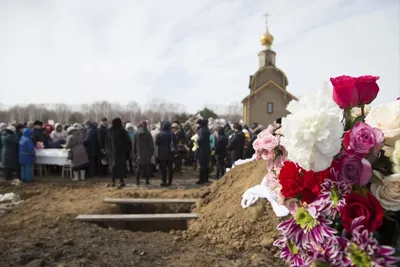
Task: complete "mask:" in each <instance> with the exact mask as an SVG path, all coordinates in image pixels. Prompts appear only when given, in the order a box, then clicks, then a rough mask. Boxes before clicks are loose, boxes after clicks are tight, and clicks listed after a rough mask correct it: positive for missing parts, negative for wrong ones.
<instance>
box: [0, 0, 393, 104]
mask: <svg viewBox="0 0 400 267" xmlns="http://www.w3.org/2000/svg"><path fill="white" fill-rule="evenodd" d="M399 3H400V1H399V0H341V1H340V0H218V1H217V0H190V1H189V0H168V1H164V0H126V1H125V0H114V1H112V0H0V102H2V103H4V104H6V105H14V104H17V103H18V104H27V103H54V102H64V103H67V104H80V103H84V102H93V101H96V100H109V101H118V102H120V103H121V104H124V103H126V102H128V101H129V100H135V101H137V102H139V103H146V102H147V101H148V100H149V99H151V98H153V97H158V98H163V99H166V100H168V101H174V102H180V103H183V104H185V105H186V106H187V109H188V111H194V110H196V109H198V108H201V107H203V106H204V105H205V104H213V105H218V104H229V103H230V102H234V101H237V102H239V101H241V99H242V98H244V97H245V96H246V95H247V94H248V92H249V89H248V88H247V87H248V82H249V75H251V74H253V73H254V72H255V71H256V70H257V68H258V60H257V53H258V52H259V51H261V50H262V47H261V45H260V43H259V38H260V35H261V34H262V33H263V31H264V18H263V14H264V13H265V12H268V13H269V14H271V16H270V17H269V29H270V32H271V33H272V34H273V35H274V37H275V44H274V46H273V50H274V51H275V52H276V53H277V60H276V63H277V66H278V67H279V68H280V69H282V70H283V71H284V72H286V74H287V76H288V79H289V86H288V88H287V89H288V90H289V91H290V92H291V93H292V94H294V95H297V96H300V95H302V94H303V93H304V92H306V91H308V90H315V89H316V88H318V87H320V86H321V85H322V84H323V82H324V81H327V80H328V79H329V77H331V76H338V75H342V74H349V75H363V74H373V75H379V76H380V77H381V79H380V80H379V84H380V87H381V92H380V95H379V96H378V99H377V101H376V103H384V102H387V101H390V100H392V99H395V98H397V97H398V96H399V95H400V93H399V91H400V78H399V73H400V53H399V49H400V48H399V47H400V40H399V38H400V34H399V32H400V21H399V17H400V7H399V5H400V4H399Z"/></svg>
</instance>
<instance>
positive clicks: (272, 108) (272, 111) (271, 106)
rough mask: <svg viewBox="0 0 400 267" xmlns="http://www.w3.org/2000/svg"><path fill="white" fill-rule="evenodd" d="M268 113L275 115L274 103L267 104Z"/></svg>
mask: <svg viewBox="0 0 400 267" xmlns="http://www.w3.org/2000/svg"><path fill="white" fill-rule="evenodd" d="M267 113H268V114H270V113H274V103H272V102H268V103H267Z"/></svg>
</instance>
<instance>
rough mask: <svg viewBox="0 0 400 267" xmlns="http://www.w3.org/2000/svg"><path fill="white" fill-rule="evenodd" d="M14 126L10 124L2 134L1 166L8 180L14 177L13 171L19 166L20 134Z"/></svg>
mask: <svg viewBox="0 0 400 267" xmlns="http://www.w3.org/2000/svg"><path fill="white" fill-rule="evenodd" d="M15 132H16V130H15V127H14V126H8V127H7V128H6V129H4V130H3V131H2V134H1V143H2V151H1V166H2V168H3V169H4V174H5V177H6V180H11V179H12V178H13V172H14V171H15V172H17V171H18V170H17V168H18V136H17V135H16V134H15Z"/></svg>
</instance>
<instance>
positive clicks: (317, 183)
mask: <svg viewBox="0 0 400 267" xmlns="http://www.w3.org/2000/svg"><path fill="white" fill-rule="evenodd" d="M378 79H379V77H375V76H369V75H368V76H361V77H357V78H354V77H350V76H340V77H336V78H331V83H332V85H333V92H332V89H331V88H330V87H329V86H328V85H325V87H324V88H322V89H321V90H319V91H318V92H317V93H316V94H315V93H312V94H309V95H305V96H304V97H302V98H301V99H300V100H299V101H291V102H290V103H289V105H288V106H287V110H288V111H289V112H290V113H291V114H290V115H288V116H287V117H286V118H283V120H282V128H281V129H280V132H281V134H282V136H279V135H274V129H273V128H269V129H267V130H265V131H263V132H262V133H260V134H259V136H258V138H257V140H256V141H255V142H254V144H253V145H254V149H255V151H256V157H257V158H258V159H261V158H262V159H264V160H266V161H267V168H268V174H267V176H266V178H264V180H266V181H265V183H264V184H265V186H267V187H268V188H269V189H270V190H271V191H272V190H273V191H275V192H277V193H278V194H280V196H281V203H282V204H284V205H285V206H286V207H287V208H288V210H289V212H290V215H289V216H290V218H288V219H287V220H285V221H283V222H282V223H281V224H280V225H279V226H278V230H279V231H281V234H282V235H281V237H280V238H279V239H278V240H276V241H275V242H274V245H275V246H277V247H278V248H279V249H280V253H279V255H280V257H281V258H282V259H283V260H285V261H286V262H287V263H288V264H290V266H360V267H364V266H365V267H367V266H382V267H383V266H396V264H397V262H398V260H399V258H397V257H395V252H396V251H395V249H394V248H393V246H395V245H396V240H397V237H398V236H397V233H399V227H398V225H399V218H400V216H399V212H398V211H399V210H400V140H399V138H400V116H399V114H400V101H399V100H395V101H393V102H390V103H388V104H386V105H380V106H376V107H372V108H371V109H370V111H369V113H368V115H367V114H366V112H365V106H366V105H368V104H370V103H371V102H372V101H373V100H374V99H375V98H376V96H377V94H378V92H379V86H378V84H377V83H376V82H377V80H378ZM354 109H359V110H360V112H359V114H358V115H357V116H356V117H355V116H354V114H355V112H354ZM356 114H357V113H356ZM387 222H389V224H387ZM390 224H391V226H388V225H390ZM385 235H386V239H385ZM388 236H389V237H390V238H387V237H388ZM397 242H398V241H397Z"/></svg>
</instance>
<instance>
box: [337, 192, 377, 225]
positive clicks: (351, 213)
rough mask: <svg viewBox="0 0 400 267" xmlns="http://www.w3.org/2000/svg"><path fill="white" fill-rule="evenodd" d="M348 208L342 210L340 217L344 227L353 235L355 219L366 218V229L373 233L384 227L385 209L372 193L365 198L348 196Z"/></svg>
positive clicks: (364, 221) (355, 195) (353, 195)
mask: <svg viewBox="0 0 400 267" xmlns="http://www.w3.org/2000/svg"><path fill="white" fill-rule="evenodd" d="M345 200H346V206H344V207H342V208H340V217H341V219H342V223H343V227H344V228H345V229H346V230H347V231H348V232H349V233H351V223H352V222H353V220H354V219H356V218H358V217H361V216H364V217H365V219H364V220H363V224H364V226H365V229H368V231H369V232H373V231H375V230H376V229H378V228H379V227H381V225H382V221H383V208H382V206H381V204H380V203H379V201H378V200H377V199H376V198H375V197H374V196H373V195H371V194H370V193H368V195H367V196H363V195H360V194H357V193H351V194H348V195H347V196H346V198H345Z"/></svg>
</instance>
